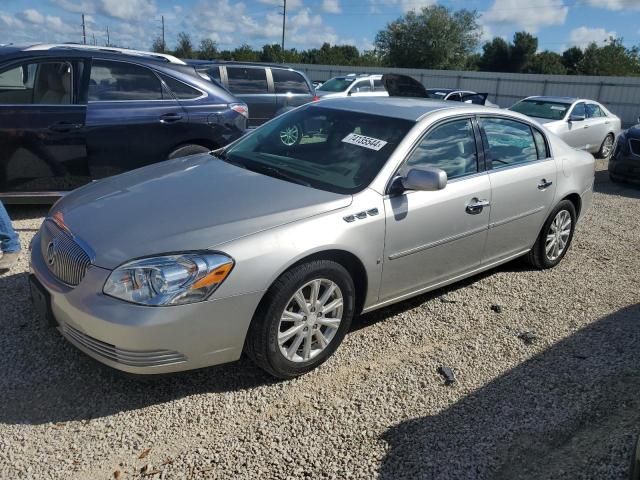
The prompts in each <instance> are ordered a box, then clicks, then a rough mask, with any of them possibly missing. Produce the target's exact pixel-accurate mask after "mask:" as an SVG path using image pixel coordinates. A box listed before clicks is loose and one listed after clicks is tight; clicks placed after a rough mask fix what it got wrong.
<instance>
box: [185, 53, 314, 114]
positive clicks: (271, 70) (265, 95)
mask: <svg viewBox="0 0 640 480" xmlns="http://www.w3.org/2000/svg"><path fill="white" fill-rule="evenodd" d="M188 63H189V64H190V65H193V66H194V67H195V68H196V70H197V71H198V72H200V73H204V74H206V75H208V76H209V77H210V78H212V79H214V80H216V81H218V82H220V83H221V84H222V85H224V87H226V88H227V89H228V90H229V91H230V92H231V93H232V94H234V95H235V96H236V97H238V98H239V99H241V100H242V101H243V102H245V103H246V104H247V105H248V106H249V127H257V126H258V125H261V124H263V123H264V122H266V121H267V120H271V119H272V118H273V117H276V116H278V115H280V114H281V113H283V112H286V111H287V110H291V109H292V108H295V107H298V106H300V105H303V104H305V103H307V102H311V101H313V100H317V99H318V97H316V96H315V90H314V88H313V85H312V84H311V82H310V81H309V79H308V78H307V77H306V76H305V74H304V73H302V72H298V71H297V70H293V69H291V68H288V67H284V66H282V65H279V66H278V65H265V64H260V63H245V62H225V61H207V60H188Z"/></svg>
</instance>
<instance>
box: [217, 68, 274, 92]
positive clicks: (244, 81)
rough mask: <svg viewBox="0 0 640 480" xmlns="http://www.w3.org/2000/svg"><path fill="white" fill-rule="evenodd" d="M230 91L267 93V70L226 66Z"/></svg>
mask: <svg viewBox="0 0 640 480" xmlns="http://www.w3.org/2000/svg"><path fill="white" fill-rule="evenodd" d="M227 79H228V81H229V90H231V93H267V92H268V91H269V87H268V86H267V72H266V71H265V69H264V68H244V67H227Z"/></svg>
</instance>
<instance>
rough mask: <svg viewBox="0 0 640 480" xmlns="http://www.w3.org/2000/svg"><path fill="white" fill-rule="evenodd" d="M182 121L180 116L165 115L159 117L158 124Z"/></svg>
mask: <svg viewBox="0 0 640 480" xmlns="http://www.w3.org/2000/svg"><path fill="white" fill-rule="evenodd" d="M180 120H182V115H180V114H179V113H165V114H164V115H160V123H174V122H178V121H180Z"/></svg>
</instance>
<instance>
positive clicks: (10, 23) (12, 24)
mask: <svg viewBox="0 0 640 480" xmlns="http://www.w3.org/2000/svg"><path fill="white" fill-rule="evenodd" d="M0 23H2V24H3V25H4V26H6V27H7V28H10V29H22V28H24V23H22V21H21V20H20V19H18V18H16V17H14V16H13V15H11V14H9V13H6V12H2V11H0Z"/></svg>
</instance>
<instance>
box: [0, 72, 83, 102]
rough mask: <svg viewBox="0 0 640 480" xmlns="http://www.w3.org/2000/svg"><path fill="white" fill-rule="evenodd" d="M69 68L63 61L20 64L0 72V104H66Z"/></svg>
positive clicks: (69, 76)
mask: <svg viewBox="0 0 640 480" xmlns="http://www.w3.org/2000/svg"><path fill="white" fill-rule="evenodd" d="M72 81H73V69H72V67H71V64H70V63H67V62H39V63H24V64H22V65H19V66H17V67H16V66H14V67H10V68H8V69H6V70H4V71H0V104H4V105H28V104H46V105H69V104H71V102H72V95H71V93H72Z"/></svg>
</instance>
